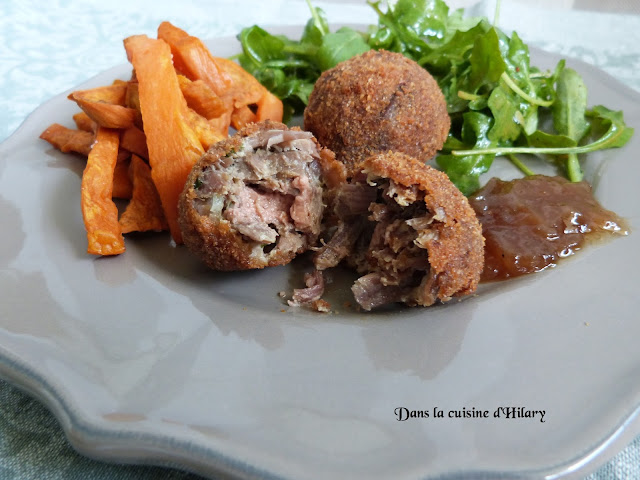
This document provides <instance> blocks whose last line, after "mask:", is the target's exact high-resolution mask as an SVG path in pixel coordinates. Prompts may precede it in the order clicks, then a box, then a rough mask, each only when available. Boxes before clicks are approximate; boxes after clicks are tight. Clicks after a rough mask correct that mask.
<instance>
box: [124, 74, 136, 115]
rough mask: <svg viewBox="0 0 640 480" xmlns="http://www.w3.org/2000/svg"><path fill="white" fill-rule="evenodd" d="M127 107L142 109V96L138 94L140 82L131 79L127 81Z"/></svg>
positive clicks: (125, 103) (125, 101)
mask: <svg viewBox="0 0 640 480" xmlns="http://www.w3.org/2000/svg"><path fill="white" fill-rule="evenodd" d="M124 105H125V107H129V108H133V109H134V110H136V111H138V112H139V111H140V97H139V96H138V82H137V81H133V80H132V81H130V82H128V83H127V91H126V94H125V100H124Z"/></svg>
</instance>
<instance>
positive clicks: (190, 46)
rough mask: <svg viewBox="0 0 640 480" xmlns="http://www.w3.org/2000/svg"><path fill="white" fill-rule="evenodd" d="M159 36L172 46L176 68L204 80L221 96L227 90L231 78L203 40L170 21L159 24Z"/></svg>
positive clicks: (191, 76) (186, 74) (190, 76)
mask: <svg viewBox="0 0 640 480" xmlns="http://www.w3.org/2000/svg"><path fill="white" fill-rule="evenodd" d="M158 38H159V39H162V40H164V41H165V42H167V43H168V44H169V46H170V47H171V53H172V54H173V63H174V65H175V68H176V69H177V70H178V71H179V72H180V73H182V74H184V75H185V76H186V77H188V78H189V79H191V80H202V81H204V82H205V83H206V84H207V85H209V87H211V89H212V90H213V91H214V92H215V93H216V95H218V96H220V95H222V93H223V92H225V91H226V90H227V89H228V88H229V86H230V84H231V79H230V78H229V76H228V75H226V74H225V73H224V72H223V71H222V70H221V68H220V66H219V65H218V61H217V59H215V58H214V57H213V55H211V52H210V51H209V49H208V48H207V47H206V45H205V44H204V43H202V40H200V39H199V38H197V37H192V36H191V35H189V34H188V33H187V32H185V31H184V30H182V29H180V28H178V27H176V26H174V25H172V24H171V23H169V22H162V23H161V24H160V25H159V26H158Z"/></svg>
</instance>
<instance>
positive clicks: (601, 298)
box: [0, 29, 640, 479]
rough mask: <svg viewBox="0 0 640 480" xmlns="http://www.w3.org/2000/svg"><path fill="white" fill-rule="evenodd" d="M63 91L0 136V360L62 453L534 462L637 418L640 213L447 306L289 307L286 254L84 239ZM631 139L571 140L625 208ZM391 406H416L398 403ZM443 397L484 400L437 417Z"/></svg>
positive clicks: (570, 469) (602, 437) (599, 451)
mask: <svg viewBox="0 0 640 480" xmlns="http://www.w3.org/2000/svg"><path fill="white" fill-rule="evenodd" d="M297 31H298V32H299V29H298V30H297ZM284 32H285V33H287V34H290V35H293V34H295V31H294V30H291V29H289V30H285V31H284ZM210 45H211V46H212V48H213V49H214V51H215V52H216V54H218V55H228V54H231V53H233V52H234V51H236V50H237V48H238V47H237V43H236V42H235V40H234V39H223V40H218V41H216V42H211V43H210ZM556 61H557V58H555V57H553V56H551V55H548V54H545V53H543V52H535V53H534V62H533V63H535V64H537V65H540V66H543V67H551V66H553V65H555V62H556ZM570 64H571V65H573V66H574V67H575V68H576V69H578V70H579V71H580V73H581V74H582V75H583V77H584V79H585V81H586V83H587V85H588V86H589V89H590V102H591V103H592V104H598V103H603V104H606V105H607V106H609V107H611V108H614V109H624V111H625V116H626V120H627V121H628V123H630V124H631V125H638V124H640V122H639V120H640V98H639V96H638V95H637V94H636V93H634V92H632V91H631V90H629V89H628V88H626V87H624V86H622V85H621V84H619V83H618V82H616V81H615V80H613V79H612V78H610V77H609V76H607V75H605V74H603V73H602V72H600V71H598V70H595V69H594V68H592V67H589V66H587V65H585V64H579V63H572V62H570ZM129 72H130V70H129V66H127V65H122V66H120V67H117V68H114V69H112V70H110V71H107V72H105V73H104V74H101V75H99V76H98V77H96V78H94V79H92V80H91V81H90V82H88V83H87V84H85V85H82V87H88V86H95V85H102V84H107V83H109V82H111V81H112V80H113V79H114V78H116V77H120V78H127V76H128V75H129ZM75 111H76V110H75V107H74V105H73V104H72V103H71V102H69V101H68V100H66V98H65V95H64V94H62V95H60V96H58V97H56V98H53V99H52V100H51V101H49V102H47V103H46V104H44V105H42V106H41V107H40V108H39V109H38V110H37V111H36V112H34V114H33V115H31V116H30V117H29V118H28V120H27V121H26V122H25V123H24V125H22V127H21V128H20V129H19V130H18V131H17V132H16V133H15V134H14V135H13V136H12V137H11V138H9V139H8V140H7V141H6V142H4V143H3V144H2V146H1V150H0V154H1V162H0V218H1V219H2V237H3V239H2V243H1V246H0V300H1V305H2V307H1V309H2V315H0V373H1V375H2V376H3V377H4V378H7V379H9V380H10V381H12V382H13V383H15V384H16V385H18V386H20V387H22V388H24V389H25V390H27V391H29V392H31V393H32V394H34V395H36V396H37V397H39V398H40V399H42V401H43V402H44V403H45V404H46V405H47V406H48V407H50V408H51V410H52V411H53V412H54V414H55V415H56V417H57V418H58V419H59V421H60V422H61V424H62V426H63V428H64V430H65V432H66V434H67V435H68V437H69V440H70V441H71V443H72V444H73V445H74V446H75V447H76V448H77V449H78V450H79V451H80V452H82V453H85V454H87V455H90V456H92V457H97V458H101V459H106V460H114V461H124V462H139V463H153V464H171V465H177V466H180V467H183V468H187V469H190V470H193V471H196V472H198V473H201V474H203V475H211V476H213V475H216V474H218V473H221V472H224V473H228V474H231V475H233V476H238V477H243V478H244V477H246V478H257V477H266V478H289V479H293V478H295V479H317V478H351V479H374V478H394V479H427V478H428V479H433V478H456V477H465V478H469V477H471V478H473V477H475V478H481V477H482V478H485V476H488V477H492V478H495V477H497V476H505V477H509V478H512V477H522V478H540V477H545V476H546V477H549V478H552V477H557V476H572V475H583V474H585V473H586V472H588V471H589V470H591V469H593V468H595V467H596V466H597V465H598V464H599V463H601V462H603V461H604V460H605V459H606V458H607V457H608V456H610V455H612V454H613V453H615V452H616V451H617V450H618V449H620V448H621V447H622V446H623V445H624V443H625V442H627V441H629V440H630V439H631V438H632V437H633V435H635V434H637V433H639V432H640V421H639V420H638V407H639V406H640V382H639V381H638V380H639V379H640V349H639V348H638V340H637V339H638V338H640V323H639V322H638V321H637V315H638V313H637V312H638V309H639V307H640V301H639V300H638V299H639V297H638V294H637V288H638V285H639V283H638V271H639V270H640V268H639V267H640V261H639V253H638V252H640V237H639V236H638V235H637V234H632V235H630V236H628V237H625V238H622V239H619V240H616V241H614V242H611V243H608V244H603V245H598V246H593V247H591V248H588V249H586V250H584V251H582V252H580V253H579V254H578V255H576V256H575V257H574V258H573V259H571V260H569V261H568V262H566V263H565V264H564V265H561V266H559V267H558V268H555V269H551V270H548V271H545V272H543V273H540V274H536V275H532V276H529V277H527V278H522V279H520V280H517V281H512V282H509V283H502V284H493V285H490V286H485V288H482V289H481V291H480V293H479V294H478V295H477V296H474V297H471V298H468V299H466V300H464V301H462V302H453V303H451V304H448V305H444V306H436V307H433V308H429V309H421V308H416V309H407V308H401V309H394V310H388V311H385V312H379V313H372V314H368V315H365V314H360V313H355V312H353V311H349V310H348V309H344V311H343V312H342V313H337V314H333V315H321V314H315V313H311V312H306V311H302V310H298V309H292V308H288V307H287V306H286V305H285V304H284V303H283V301H282V300H281V299H280V298H279V297H278V296H277V292H278V291H280V290H287V291H290V290H291V288H292V287H293V286H298V285H299V282H300V272H301V270H302V269H303V268H304V267H305V265H304V264H301V263H300V262H297V263H295V264H294V265H292V266H289V267H285V268H276V269H271V270H265V271H259V272H245V273H231V274H219V273H213V272H210V271H207V270H206V269H204V268H203V267H202V266H201V265H200V264H199V263H198V262H196V261H195V260H194V259H193V258H192V257H191V256H190V255H189V254H188V252H187V251H185V249H184V248H175V247H173V246H171V245H170V242H169V238H168V236H167V235H148V236H147V235H144V236H136V237H131V238H129V239H128V241H127V252H126V253H125V254H123V255H121V256H119V257H117V258H103V259H96V258H93V257H90V256H88V255H87V254H86V253H85V248H86V245H85V236H84V230H83V224H82V219H81V213H80V207H79V188H80V178H79V176H80V173H81V170H82V167H83V165H82V161H81V160H80V159H78V158H75V157H73V156H69V155H62V154H59V153H57V152H55V151H54V150H52V149H51V148H50V147H49V146H48V145H47V144H46V143H45V142H43V141H41V140H39V139H38V135H39V134H40V132H41V131H42V130H43V129H44V128H45V127H46V126H47V125H48V124H50V123H52V122H67V123H68V122H69V121H70V118H71V115H72V114H73V113H75ZM639 143H640V139H639V137H638V135H636V136H635V137H634V138H633V139H632V141H631V142H630V143H629V144H628V145H627V146H626V147H625V148H624V149H620V150H614V151H608V152H605V153H602V154H600V155H597V156H593V157H589V159H588V160H587V170H588V176H589V179H590V180H591V181H593V183H594V185H595V187H596V195H597V197H598V198H599V199H600V200H601V202H602V203H603V204H604V205H605V206H606V207H608V208H610V209H613V210H615V211H617V212H618V213H619V214H621V215H623V216H624V217H626V218H627V219H628V220H629V221H630V223H631V225H632V228H633V227H634V226H636V225H638V223H639V221H640V194H639V189H638V188H637V179H638V178H639V177H640V164H639V163H638V161H637V156H638V152H639V151H640V145H639ZM493 173H500V174H504V175H507V176H510V175H511V174H512V173H511V172H510V171H509V170H508V167H507V166H502V167H498V170H495V171H494V172H493ZM343 283H344V282H343ZM336 285H337V286H340V285H341V280H340V279H339V278H338V279H337V280H336ZM345 285H346V283H345ZM334 290H335V288H334ZM344 298H347V296H346V295H345V297H344ZM341 301H342V300H338V302H337V303H336V305H337V306H338V310H341V305H342V304H341V303H340V302H341ZM399 407H405V408H407V409H410V410H421V411H427V412H429V414H430V418H417V419H410V420H407V421H398V419H397V417H396V414H395V412H396V411H397V410H396V409H398V408H399ZM500 407H507V408H511V407H516V408H518V409H522V410H518V411H522V412H524V411H529V410H536V411H540V410H544V412H545V415H544V422H541V421H540V420H541V418H540V414H536V417H535V418H526V417H522V418H511V419H507V418H504V413H505V410H499V411H500V413H501V414H502V415H501V416H500V417H499V418H496V417H495V416H494V412H496V411H498V409H499V408H500ZM434 409H437V410H438V411H441V412H443V415H444V417H443V418H437V417H436V418H434V413H433V412H434ZM462 409H466V410H467V411H469V410H472V409H475V410H486V411H487V412H488V418H449V412H454V413H453V415H455V411H460V410H462Z"/></svg>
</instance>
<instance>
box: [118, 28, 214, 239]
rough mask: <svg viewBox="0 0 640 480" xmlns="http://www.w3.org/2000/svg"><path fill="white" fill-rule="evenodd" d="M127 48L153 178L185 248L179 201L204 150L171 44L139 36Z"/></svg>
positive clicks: (173, 230)
mask: <svg viewBox="0 0 640 480" xmlns="http://www.w3.org/2000/svg"><path fill="white" fill-rule="evenodd" d="M124 46H125V49H126V51H127V57H128V58H129V61H130V62H131V63H132V65H133V68H134V69H135V72H136V77H137V79H138V94H139V98H140V111H141V112H142V121H143V123H144V132H145V135H146V137H147V147H148V149H149V164H150V166H151V177H152V178H153V182H154V184H155V186H156V188H157V190H158V194H159V196H160V200H161V202H162V207H163V211H164V215H165V218H166V219H167V222H168V224H169V228H170V230H171V236H172V237H173V240H174V241H175V242H176V244H180V243H182V233H181V231H180V227H179V225H178V197H179V196H180V193H181V192H182V189H183V187H184V183H185V181H186V179H187V176H188V174H189V172H190V171H191V168H192V167H193V165H194V164H195V162H196V161H197V160H198V159H199V158H200V157H201V156H202V155H203V154H204V149H203V148H202V145H201V144H200V141H199V139H198V137H197V135H196V134H195V132H194V131H193V130H192V129H191V128H190V126H189V124H188V122H187V116H188V112H189V111H190V110H189V107H188V106H187V102H186V100H185V99H184V97H183V96H182V92H181V91H180V85H179V83H178V77H177V75H176V72H175V69H174V67H173V63H172V59H171V49H170V47H169V45H168V44H167V43H165V42H164V41H162V40H156V39H152V38H149V37H147V36H146V35H134V36H131V37H128V38H126V39H125V40H124Z"/></svg>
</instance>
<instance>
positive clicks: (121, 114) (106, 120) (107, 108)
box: [68, 82, 137, 128]
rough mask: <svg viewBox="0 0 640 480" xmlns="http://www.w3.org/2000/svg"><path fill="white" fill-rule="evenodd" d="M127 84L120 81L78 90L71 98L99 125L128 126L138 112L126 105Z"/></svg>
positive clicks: (131, 123)
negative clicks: (105, 85)
mask: <svg viewBox="0 0 640 480" xmlns="http://www.w3.org/2000/svg"><path fill="white" fill-rule="evenodd" d="M126 93H127V84H126V82H124V83H119V84H115V85H109V86H107V87H98V88H93V89H90V90H78V91H76V92H72V93H71V94H69V97H68V98H69V99H70V100H73V101H74V102H76V103H77V104H78V106H79V107H80V108H81V109H82V110H83V111H84V112H85V113H86V114H87V115H88V116H89V117H90V118H91V119H92V120H93V121H95V122H96V123H97V124H98V125H100V126H102V127H106V128H127V127H130V126H131V125H133V124H134V122H135V120H136V116H137V113H136V111H135V110H134V109H132V108H128V107H125V106H124V103H125V98H126Z"/></svg>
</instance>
